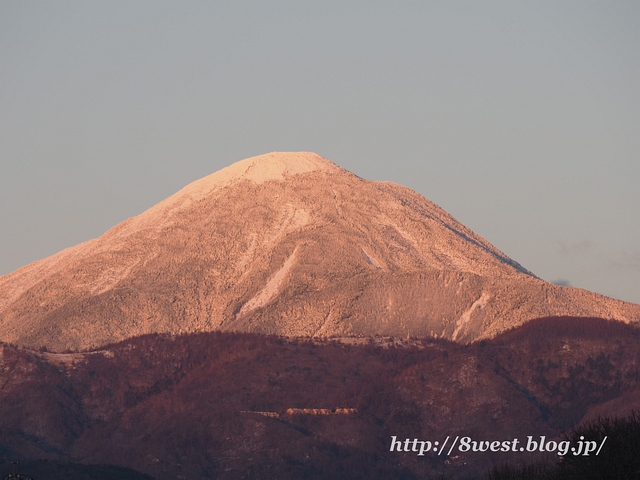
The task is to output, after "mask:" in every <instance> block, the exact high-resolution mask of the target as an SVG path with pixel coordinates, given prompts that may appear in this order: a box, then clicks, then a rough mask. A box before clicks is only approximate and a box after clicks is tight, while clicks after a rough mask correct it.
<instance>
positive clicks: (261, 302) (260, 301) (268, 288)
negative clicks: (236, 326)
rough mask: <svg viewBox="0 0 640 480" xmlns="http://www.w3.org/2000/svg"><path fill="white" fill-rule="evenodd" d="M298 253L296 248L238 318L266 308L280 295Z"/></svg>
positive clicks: (240, 312)
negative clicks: (281, 287) (257, 309)
mask: <svg viewBox="0 0 640 480" xmlns="http://www.w3.org/2000/svg"><path fill="white" fill-rule="evenodd" d="M297 251H298V247H296V248H295V249H294V250H293V253H292V254H291V255H290V256H289V258H287V260H286V261H285V262H284V265H282V267H280V270H278V271H277V272H276V273H275V274H274V275H273V276H272V277H271V278H270V279H269V281H268V282H267V284H266V285H265V287H264V288H263V289H262V290H261V291H260V293H258V294H257V295H256V296H255V297H253V298H252V299H251V300H249V301H248V302H247V303H245V304H244V305H243V306H242V308H241V309H240V311H239V312H238V315H237V317H240V316H242V315H244V314H245V313H249V312H250V311H252V310H255V309H256V308H261V307H264V306H265V305H266V304H268V303H269V302H271V301H272V300H273V299H274V298H275V297H276V296H277V295H278V293H279V289H280V286H281V285H282V282H283V281H284V279H285V278H286V276H287V274H288V273H289V271H290V270H291V267H293V265H294V262H295V259H296V253H297Z"/></svg>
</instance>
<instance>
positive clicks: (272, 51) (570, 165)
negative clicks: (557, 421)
mask: <svg viewBox="0 0 640 480" xmlns="http://www.w3.org/2000/svg"><path fill="white" fill-rule="evenodd" d="M272 151H313V152H316V153H318V154H320V155H322V156H323V157H325V158H328V159H329V160H332V161H333V162H335V163H337V164H338V165H340V166H341V167H344V168H346V169H347V170H350V171H351V172H353V173H355V174H357V175H359V176H360V177H363V178H367V179H371V180H388V181H393V182H396V183H399V184H402V185H405V186H407V187H410V188H412V189H414V190H415V191H417V192H419V193H420V194H422V195H424V196H425V197H427V198H428V199H430V200H432V201H434V202H435V203H437V204H438V205H440V206H441V207H442V208H444V209H445V210H446V211H448V212H449V213H451V214H452V215H453V216H454V217H456V218H457V219H458V220H459V221H461V222H462V223H464V224H465V225H467V226H468V227H469V228H471V229H472V230H474V231H475V232H476V233H478V234H480V235H481V236H483V237H484V238H485V239H487V240H488V241H489V242H490V243H492V244H493V245H494V246H496V247H497V248H498V249H500V250H502V251H503V252H505V253H506V254H507V255H508V256H510V257H511V258H513V259H514V260H516V261H517V262H519V263H520V264H522V265H523V266H524V267H525V268H527V269H529V270H531V271H532V272H533V273H535V274H536V275H538V276H539V277H541V278H543V279H545V280H548V281H552V282H556V283H561V284H568V285H571V286H575V287H580V288H586V289H589V290H592V291H595V292H598V293H602V294H604V295H608V296H611V297H614V298H618V299H622V300H626V301H630V302H635V303H640V213H639V212H640V188H638V184H639V181H640V2H637V1H628V2H625V1H615V0H611V1H607V2H602V1H598V2H591V1H586V0H584V1H559V0H553V1H527V2H519V1H514V0H509V1H450V0H447V1H424V0H423V1H417V2H409V1H394V2H389V1H388V2H380V1H374V0H369V1H348V0H342V1H331V0H323V1H318V2H300V1H278V0H275V1H269V2H266V1H242V0H236V1H233V2H216V1H213V2H212V1H202V2H191V1H180V2H163V1H133V2H132V1H130V0H127V1H116V0H110V1H109V2H86V1H57V2H48V1H28V0H27V1H6V0H0V205H2V208H1V209H0V232H1V234H0V275H4V274H7V273H10V272H12V271H13V270H15V269H17V268H19V267H21V266H23V265H26V264H28V263H30V262H33V261H35V260H38V259H40V258H44V257H46V256H49V255H52V254H54V253H56V252H58V251H60V250H62V249H64V248H66V247H70V246H73V245H76V244H78V243H80V242H83V241H86V240H89V239H91V238H95V237H97V236H100V235H101V234H103V233H104V232H105V231H107V230H108V229H109V228H111V227H112V226H114V225H116V224H117V223H119V222H121V221H123V220H125V219H127V218H129V217H132V216H134V215H137V214H140V213H142V212H143V211H144V210H146V209H147V208H149V207H151V206H152V205H154V204H156V203H157V202H159V201H160V200H162V199H164V198H166V197H168V196H169V195H171V194H172V193H175V192H176V191H178V190H179V189H180V188H182V187H183V186H185V185H187V184H188V183H190V182H192V181H194V180H196V179H198V178H201V177H203V176H205V175H208V174H210V173H213V172H214V171H217V170H219V169H221V168H223V167H225V166H227V165H230V164H232V163H234V162H236V161H238V160H242V159H244V158H247V157H250V156H254V155H259V154H262V153H267V152H272Z"/></svg>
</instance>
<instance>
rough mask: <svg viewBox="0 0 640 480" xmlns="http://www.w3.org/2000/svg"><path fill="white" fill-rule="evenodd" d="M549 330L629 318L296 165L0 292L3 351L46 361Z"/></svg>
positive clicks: (80, 252)
mask: <svg viewBox="0 0 640 480" xmlns="http://www.w3.org/2000/svg"><path fill="white" fill-rule="evenodd" d="M552 315H558V316H561V315H571V316H591V317H603V318H611V319H618V320H623V321H627V322H630V321H640V305H635V304H630V303H626V302H622V301H618V300H613V299H611V298H607V297H604V296H601V295H598V294H595V293H591V292H588V291H585V290H581V289H576V288H571V287H560V286H556V285H552V284H550V283H548V282H545V281H543V280H541V279H539V278H537V277H536V276H535V275H533V274H532V273H531V272H529V271H528V270H526V269H525V268H523V267H522V266H521V265H519V264H518V263H516V262H515V261H513V260H511V259H510V258H509V257H507V256H506V255H505V254H504V253H502V252H500V251H499V250H498V249H496V248H495V247H494V246H492V245H491V244H489V243H488V242H487V241H486V240H484V239H483V238H482V237H480V236H479V235H476V234H475V233H474V232H472V231H471V230H469V229H468V228H466V227H465V226H464V225H462V224H461V223H459V222H458V221H456V220H455V219H454V218H453V217H452V216H451V215H449V214H448V213H447V212H445V211H444V210H442V209H441V208H440V207H438V206H437V205H435V204H434V203H432V202H430V201H429V200H427V199H425V198H424V197H422V196H420V195H419V194H417V193H416V192H414V191H412V190H410V189H408V188H405V187H402V186H399V185H396V184H393V183H388V182H373V181H368V180H364V179H361V178H359V177H357V176H356V175H353V174H352V173H350V172H348V171H347V170H344V169H342V168H340V167H338V166H337V165H335V164H334V163H332V162H330V161H329V160H327V159H325V158H322V157H321V156H319V155H316V154H314V153H306V152H297V153H270V154H266V155H261V156H257V157H253V158H249V159H246V160H243V161H240V162H237V163H235V164H233V165H231V166H229V167H227V168H224V169H222V170H220V171H218V172H216V173H213V174H212V175H209V176H207V177H204V178H202V179H200V180H197V181H195V182H193V183H191V184H190V185H188V186H186V187H185V188H183V189H182V190H180V191H179V192H177V193H176V194H174V195H172V196H171V197H169V198H167V199H166V200H164V201H162V202H160V203H158V204H157V205H155V206H154V207H152V208H150V209H149V210H147V211H146V212H144V213H142V214H141V215H138V216H137V217H133V218H130V219H129V220H126V221H124V222H122V223H121V224H119V225H117V226H115V227H114V228H112V229H111V230H109V231H108V232H106V233H105V234H104V235H103V236H101V237H100V238H97V239H94V240H90V241H88V242H86V243H82V244H80V245H77V246H75V247H72V248H69V249H66V250H63V251H62V252H59V253H57V254H56V255H53V256H51V257H48V258H45V259H43V260H40V261H37V262H34V263H32V264H30V265H27V266H25V267H23V268H21V269H19V270H17V271H15V272H13V273H11V274H9V275H5V276H3V277H0V340H2V341H5V342H11V343H15V344H18V345H22V346H26V347H30V348H37V347H40V346H46V347H47V348H49V349H53V350H63V349H69V348H89V347H98V346H101V345H104V344H107V343H110V342H115V341H119V340H123V339H126V338H129V337H132V336H135V335H141V334H145V333H153V332H166V333H175V334H177V333H186V332H196V331H209V330H226V331H242V332H258V333H267V334H276V335H285V336H320V337H326V336H351V335H365V336H370V335H377V334H379V335H393V336H403V337H406V336H438V337H444V338H448V339H452V340H455V341H459V342H469V341H472V340H475V339H480V338H488V337H492V336H495V335H496V334H498V333H499V332H502V331H504V330H506V329H509V328H511V327H514V326H517V325H520V324H522V323H524V322H526V321H527V320H530V319H533V318H537V317H545V316H552Z"/></svg>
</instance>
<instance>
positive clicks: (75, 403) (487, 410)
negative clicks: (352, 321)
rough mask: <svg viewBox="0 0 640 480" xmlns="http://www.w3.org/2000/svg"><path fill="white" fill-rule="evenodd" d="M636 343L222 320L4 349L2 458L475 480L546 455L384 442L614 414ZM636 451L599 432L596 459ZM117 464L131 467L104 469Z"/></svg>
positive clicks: (628, 394) (634, 388) (283, 475)
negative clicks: (259, 330)
mask: <svg viewBox="0 0 640 480" xmlns="http://www.w3.org/2000/svg"><path fill="white" fill-rule="evenodd" d="M639 352H640V329H637V328H633V327H632V326H630V325H625V324H622V323H620V322H615V321H613V322H612V321H608V320H603V319H596V318H591V319H589V318H579V319H578V318H557V317H556V318H545V319H535V320H532V321H530V322H527V323H526V324H525V325H522V326H520V327H518V328H516V329H513V330H510V331H509V332H505V333H504V334H501V335H498V336H497V337H495V338H493V339H490V340H486V341H484V342H477V343H474V344H472V345H460V344H458V343H455V342H450V341H447V340H441V339H410V340H406V339H397V338H396V339H395V340H393V341H391V340H389V339H382V338H378V339H368V338H363V339H357V338H356V339H352V342H351V344H347V343H345V342H344V341H341V342H337V341H330V340H326V339H307V340H300V339H286V338H282V337H274V336H265V335H252V334H238V333H225V332H208V333H198V334H188V335H179V336H169V335H146V336H142V337H136V338H132V339H129V340H126V341H125V342H121V343H118V344H114V345H110V346H107V347H105V348H103V349H100V350H97V351H91V352H83V353H71V354H60V353H48V352H43V353H39V352H34V351H29V350H26V349H23V348H19V347H11V346H8V345H1V344H0V354H1V355H0V367H1V368H0V384H1V385H2V389H0V458H1V459H2V460H16V459H18V460H20V461H21V463H22V462H24V461H25V460H26V461H27V463H26V464H24V465H25V469H24V470H23V471H24V473H30V472H31V470H28V469H26V466H27V465H28V463H29V462H33V461H35V460H37V459H46V460H49V461H50V462H53V463H50V464H49V465H50V466H52V467H53V466H60V465H64V464H66V463H67V462H73V464H74V465H75V466H76V467H75V468H76V470H77V469H80V468H81V467H82V466H83V465H84V466H85V467H88V466H89V465H111V467H108V468H107V467H104V468H102V469H100V470H103V471H104V474H105V475H104V476H97V475H96V476H95V477H94V476H92V477H90V478H140V477H142V474H147V475H150V476H152V477H154V478H156V479H158V480H169V479H172V480H173V479H176V478H177V479H180V478H182V479H214V478H215V479H219V480H222V479H229V480H231V479H238V478H253V479H272V478H279V479H299V478H313V479H326V478H332V479H334V478H335V479H360V478H366V479H392V478H397V479H401V478H402V479H418V478H421V479H424V478H469V479H470V478H478V477H479V475H480V474H481V473H482V472H484V471H486V470H487V469H488V468H489V467H490V466H492V465H499V464H501V463H503V462H505V461H512V462H514V463H516V462H517V463H529V462H531V461H532V460H536V459H537V458H539V457H540V456H541V455H542V454H540V452H537V453H529V452H507V453H505V452H503V451H498V452H496V451H494V452H492V451H488V450H487V449H485V450H484V451H475V450H472V451H465V450H464V449H454V450H451V451H450V452H447V451H445V452H441V454H438V453H435V452H428V453H427V454H426V455H424V456H418V455H417V453H416V452H413V453H411V452H409V453H406V452H398V451H393V452H391V451H390V444H391V439H392V436H395V437H396V438H400V439H414V438H417V439H420V440H429V441H432V442H433V441H440V442H442V441H443V440H444V439H445V438H446V437H447V436H449V437H450V439H453V438H455V437H460V438H462V437H470V438H473V439H474V440H477V441H486V440H490V441H495V440H501V441H504V440H509V441H510V442H511V441H512V440H513V439H515V438H518V439H519V441H520V442H521V445H524V442H526V441H527V436H531V437H532V438H533V439H534V440H536V441H538V439H539V438H540V436H545V438H546V439H547V441H553V442H558V441H560V440H561V434H562V432H563V431H568V430H569V429H571V427H573V426H575V425H577V424H579V423H580V422H581V421H582V419H583V418H585V417H587V418H593V416H594V415H597V414H604V415H605V416H611V415H612V414H613V413H614V411H613V410H612V409H611V410H610V409H608V407H610V406H611V405H612V404H614V403H616V404H618V406H619V408H616V409H615V413H616V414H619V415H622V416H624V415H626V414H628V413H629V411H631V410H633V408H634V407H635V408H637V406H638V405H640V395H639V393H638V392H639V391H640V390H639V389H640V364H639V363H638V354H639ZM587 440H589V441H591V440H594V438H593V437H591V436H588V437H587ZM610 440H611V441H613V439H610ZM556 444H557V443H554V445H556ZM574 445H575V443H574ZM554 448H555V447H554ZM634 453H635V456H636V457H637V448H636V449H635V450H634V445H628V444H623V445H617V446H616V445H615V444H614V443H613V442H612V443H611V444H609V443H607V444H606V445H605V447H604V448H603V450H602V452H601V453H600V457H608V458H609V459H610V461H612V462H617V463H619V461H618V459H619V458H620V456H621V455H622V454H624V455H627V456H629V455H631V456H632V457H633V454H634ZM546 458H548V459H549V460H550V461H553V462H554V463H556V462H557V458H558V456H557V453H556V452H555V451H552V452H551V453H549V454H547V455H546ZM579 458H582V460H584V461H585V462H587V461H588V460H589V458H592V457H582V456H581V457H579ZM118 465H119V466H120V468H125V467H126V468H128V469H135V470H136V471H137V472H141V473H140V474H139V476H138V477H136V476H133V475H134V473H135V472H130V474H131V477H125V476H124V475H113V476H111V477H108V476H107V475H106V473H107V472H108V470H110V469H113V468H115V466H118ZM35 473H36V472H35V471H34V472H33V473H31V474H32V475H33V476H34V478H35V479H37V480H46V479H48V478H51V479H60V478H74V479H76V478H83V477H81V476H79V475H68V476H63V475H61V474H60V473H61V472H59V473H58V475H55V474H52V475H49V476H45V475H39V476H36V474H35ZM87 473H89V472H87ZM96 473H97V472H96ZM501 478H506V477H501ZM510 478H514V477H510ZM563 478H565V477H563ZM579 478H583V477H579ZM597 478H601V477H597ZM618 478H623V477H618ZM624 478H636V477H634V476H631V477H629V476H627V477H624Z"/></svg>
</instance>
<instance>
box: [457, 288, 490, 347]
mask: <svg viewBox="0 0 640 480" xmlns="http://www.w3.org/2000/svg"><path fill="white" fill-rule="evenodd" d="M490 299H491V294H490V293H487V292H483V293H482V295H481V296H480V298H479V299H478V300H476V301H475V302H473V305H471V307H469V309H468V310H467V311H465V312H464V313H463V314H462V316H461V317H460V318H459V319H458V321H457V322H456V329H455V330H454V332H453V335H452V336H451V340H453V341H454V342H455V341H456V339H457V338H458V335H459V334H460V331H461V330H462V328H463V327H464V326H465V325H466V324H467V323H469V320H471V315H472V314H473V312H475V311H476V310H478V309H481V308H484V307H486V305H487V303H488V302H489V300H490Z"/></svg>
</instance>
